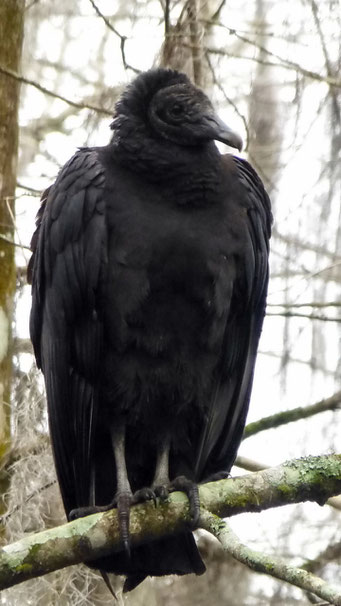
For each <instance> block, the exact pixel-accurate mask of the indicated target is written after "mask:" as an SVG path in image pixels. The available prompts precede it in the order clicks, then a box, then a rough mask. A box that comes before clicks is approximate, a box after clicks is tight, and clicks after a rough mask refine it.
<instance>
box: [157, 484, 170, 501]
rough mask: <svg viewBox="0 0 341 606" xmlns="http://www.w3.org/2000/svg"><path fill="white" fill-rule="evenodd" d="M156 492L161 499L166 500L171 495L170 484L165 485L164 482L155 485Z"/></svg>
mask: <svg viewBox="0 0 341 606" xmlns="http://www.w3.org/2000/svg"><path fill="white" fill-rule="evenodd" d="M154 492H155V495H156V496H157V497H158V498H159V499H161V501H166V500H167V499H168V495H169V486H165V485H164V484H159V485H157V486H154Z"/></svg>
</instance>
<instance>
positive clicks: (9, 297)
mask: <svg viewBox="0 0 341 606" xmlns="http://www.w3.org/2000/svg"><path fill="white" fill-rule="evenodd" d="M24 8H25V0H8V1H5V2H0V63H1V65H3V66H4V67H6V68H9V69H11V70H14V71H16V72H18V71H19V68H20V60H21V50H22V41H23V24H24ZM19 88H20V87H19V84H18V82H16V81H15V80H13V79H10V78H8V77H7V76H4V75H1V74H0V464H1V459H2V458H3V456H4V454H5V453H6V451H7V450H8V448H9V444H10V423H9V420H10V397H11V382H12V353H11V344H12V330H11V326H12V319H13V302H14V292H15V258H14V246H13V245H11V244H10V243H8V240H10V241H11V240H13V235H14V193H15V184H16V165H17V150H18V104H19ZM6 484H7V482H6V477H2V476H0V513H1V512H2V510H3V508H4V504H3V502H2V495H3V494H4V492H5V490H6Z"/></svg>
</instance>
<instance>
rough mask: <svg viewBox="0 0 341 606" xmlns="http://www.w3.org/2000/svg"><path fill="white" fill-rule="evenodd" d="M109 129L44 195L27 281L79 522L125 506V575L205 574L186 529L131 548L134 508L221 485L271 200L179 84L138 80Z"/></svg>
mask: <svg viewBox="0 0 341 606" xmlns="http://www.w3.org/2000/svg"><path fill="white" fill-rule="evenodd" d="M111 129H112V136H111V138H110V140H109V143H108V144H106V145H104V146H102V147H83V148H80V149H78V151H77V152H76V153H75V155H74V156H73V157H72V158H71V159H70V160H69V161H68V162H67V163H66V164H65V166H64V167H63V168H62V169H61V170H60V172H59V174H58V176H57V178H56V181H55V183H54V184H53V185H52V186H50V187H49V188H48V189H47V190H46V191H45V192H44V194H43V195H42V203H41V207H40V210H39V211H38V215H37V221H36V230H35V232H34V234H33V237H32V242H31V248H32V257H31V259H30V262H29V267H28V277H29V281H30V282H31V284H32V308H31V315H30V334H31V339H32V343H33V348H34V353H35V357H36V361H37V365H38V367H39V368H40V369H41V370H42V372H43V375H44V380H45V386H46V394H47V404H48V418H49V427H50V435H51V441H52V448H53V454H54V462H55V467H56V472H57V477H58V482H59V486H60V491H61V495H62V499H63V503H64V508H65V511H66V514H67V516H68V518H69V519H74V517H78V516H80V515H86V514H87V513H89V512H93V511H104V510H106V509H108V508H110V507H116V508H117V510H118V519H119V528H120V536H121V541H122V551H121V552H120V553H115V554H112V555H108V556H106V557H102V558H98V559H97V560H95V561H94V562H92V563H91V565H92V566H94V567H95V568H98V569H99V570H100V571H101V572H102V574H103V576H104V577H106V576H107V575H108V573H110V572H114V573H116V574H122V575H125V577H126V580H125V584H124V591H130V590H132V589H134V588H135V587H136V586H137V585H138V584H139V583H141V582H142V581H143V580H144V579H145V578H146V577H147V576H149V575H151V576H163V575H167V574H178V575H183V574H188V573H191V572H194V573H196V574H202V573H203V572H204V571H205V565H204V562H203V561H202V558H201V556H200V554H199V551H198V549H197V547H196V543H195V540H194V537H193V533H192V527H189V528H188V530H187V528H186V529H185V530H184V531H183V532H181V533H179V534H177V535H175V536H169V537H166V538H163V539H160V540H156V541H153V542H150V543H149V544H148V543H147V544H143V545H140V546H133V547H131V545H130V538H129V511H130V508H131V506H132V505H133V504H135V503H138V502H140V501H144V500H146V499H158V498H160V499H167V497H168V495H169V492H171V491H174V490H182V491H184V492H185V493H186V494H187V496H188V498H189V503H190V513H191V519H192V522H193V525H192V526H193V528H194V527H195V526H196V525H197V523H198V519H199V513H200V499H199V493H198V485H199V484H200V483H204V482H207V481H211V480H212V479H219V478H220V477H226V475H228V473H229V472H230V469H231V467H232V465H233V463H234V460H235V457H236V453H237V450H238V447H239V444H240V442H241V439H242V434H243V429H244V426H245V421H246V415H247V411H248V406H249V400H250V394H251V387H252V381H253V374H254V366H255V361H256V355H257V347H258V342H259V338H260V334H261V330H262V324H263V319H264V315H265V307H266V294H267V285H268V273H269V270H268V255H269V239H270V234H271V223H272V215H271V207H270V200H269V197H268V195H267V193H266V191H265V189H264V186H263V183H262V181H261V179H260V178H259V176H258V175H257V173H256V171H255V170H254V169H253V168H252V167H251V165H250V164H249V163H248V162H247V161H246V160H244V159H242V158H241V157H238V156H235V155H233V154H231V153H224V154H223V153H221V152H220V151H219V149H218V147H217V145H216V141H219V142H222V143H224V144H225V145H227V146H229V147H232V148H235V149H238V150H240V149H241V147H242V140H241V137H240V136H239V135H238V134H237V133H236V132H234V131H233V130H232V129H231V128H229V127H228V126H227V125H226V124H225V123H224V122H223V121H222V120H221V119H220V118H219V116H218V114H217V113H216V112H215V110H214V109H213V106H212V104H211V101H210V100H209V98H208V97H207V96H206V94H205V93H204V92H203V91H202V90H201V89H199V88H198V87H196V86H195V85H194V84H193V83H192V82H191V81H190V79H189V78H188V77H187V76H186V75H185V74H183V73H181V72H178V71H175V70H171V69H164V68H153V69H150V70H148V71H146V72H142V73H140V74H139V75H138V76H137V77H136V78H135V79H134V80H133V81H132V82H131V83H130V84H129V85H128V86H127V87H126V88H125V90H124V92H123V93H122V95H121V97H120V98H119V100H118V101H117V102H116V104H115V114H114V119H113V122H112V124H111Z"/></svg>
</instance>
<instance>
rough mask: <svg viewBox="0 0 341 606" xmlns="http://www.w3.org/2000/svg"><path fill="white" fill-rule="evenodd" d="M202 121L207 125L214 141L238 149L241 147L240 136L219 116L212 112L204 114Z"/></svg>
mask: <svg viewBox="0 0 341 606" xmlns="http://www.w3.org/2000/svg"><path fill="white" fill-rule="evenodd" d="M204 122H205V124H206V125H207V126H209V128H210V130H211V132H212V139H215V140H216V141H221V142H222V143H225V144H226V145H229V146H230V147H235V148H236V149H238V150H239V151H241V150H242V148H243V141H242V138H241V137H240V136H239V135H238V134H237V133H235V132H234V131H233V130H231V128H229V127H228V126H227V124H225V122H223V121H222V120H221V119H220V118H219V116H217V115H216V114H214V113H213V112H212V114H206V116H205V117H204Z"/></svg>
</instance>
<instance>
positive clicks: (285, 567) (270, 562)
mask: <svg viewBox="0 0 341 606" xmlns="http://www.w3.org/2000/svg"><path fill="white" fill-rule="evenodd" d="M200 526H201V527H202V528H205V530H207V531H208V532H210V533H211V534H213V535H214V536H215V537H216V538H217V539H218V541H219V542H220V543H221V545H222V547H223V549H224V551H226V552H227V553H229V554H230V555H232V556H233V557H234V558H236V560H238V561H239V562H242V563H243V564H245V565H246V566H248V567H249V568H251V570H255V571H256V572H261V573H264V574H268V575H270V576H272V577H275V578H276V579H281V580H282V581H286V582H287V583H290V584H291V585H295V586H296V587H300V588H301V589H304V590H305V591H309V592H312V593H315V594H316V595H317V596H319V597H320V598H322V599H323V600H326V601H327V603H328V604H334V605H335V606H341V588H338V587H335V586H332V585H329V584H328V583H326V582H325V581H323V580H322V579H320V578H319V577H316V576H315V575H313V574H311V573H310V572H307V571H306V570H303V569H302V568H296V567H295V566H291V565H290V564H287V562H286V561H285V560H282V559H280V558H278V557H276V556H274V555H271V556H269V555H265V554H264V553H261V552H259V551H255V550H254V549H250V548H249V547H247V546H246V545H243V543H241V542H240V540H239V539H238V537H237V535H236V534H235V533H234V532H233V531H232V530H231V528H230V527H229V526H228V524H227V523H226V522H224V521H223V520H221V519H220V518H217V516H214V515H213V514H211V513H209V512H207V511H205V512H204V513H203V514H202V516H201V519H200Z"/></svg>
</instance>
